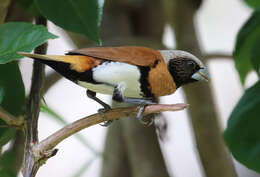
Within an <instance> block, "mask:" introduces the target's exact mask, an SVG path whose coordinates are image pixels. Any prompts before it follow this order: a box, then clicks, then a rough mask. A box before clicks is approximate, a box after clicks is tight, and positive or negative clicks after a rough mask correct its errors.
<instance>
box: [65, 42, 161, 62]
mask: <svg viewBox="0 0 260 177" xmlns="http://www.w3.org/2000/svg"><path fill="white" fill-rule="evenodd" d="M75 54H76V55H85V56H89V57H94V58H98V59H103V60H111V61H118V62H124V63H128V64H134V65H137V66H154V65H155V64H156V63H158V61H162V62H164V60H163V58H162V55H161V54H160V52H158V51H157V50H153V49H150V48H146V47H137V46H124V47H96V48H83V49H78V50H73V51H70V52H69V53H67V55H75Z"/></svg>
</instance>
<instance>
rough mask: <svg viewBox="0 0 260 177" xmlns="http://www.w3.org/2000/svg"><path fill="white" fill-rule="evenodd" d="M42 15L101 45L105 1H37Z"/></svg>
mask: <svg viewBox="0 0 260 177" xmlns="http://www.w3.org/2000/svg"><path fill="white" fill-rule="evenodd" d="M35 2H36V5H37V7H38V9H39V10H40V12H41V14H42V15H43V16H45V17H46V18H47V19H48V20H50V21H52V22H53V23H55V24H56V25H58V26H60V27H62V28H64V29H65V30H69V31H72V32H75V33H80V34H84V35H85V36H86V37H87V38H88V39H90V40H93V41H95V42H97V43H99V44H100V40H99V35H98V31H99V27H100V24H101V18H102V10H103V5H104V0H55V1H53V0H44V1H43V0H35Z"/></svg>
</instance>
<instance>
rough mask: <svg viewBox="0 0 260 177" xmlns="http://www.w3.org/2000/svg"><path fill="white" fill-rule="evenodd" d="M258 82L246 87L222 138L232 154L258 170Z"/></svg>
mask: <svg viewBox="0 0 260 177" xmlns="http://www.w3.org/2000/svg"><path fill="white" fill-rule="evenodd" d="M259 93H260V82H257V83H256V84H255V85H254V86H253V87H251V88H249V89H247V90H246V91H245V93H244V95H243V96H242V98H241V99H240V100H239V102H238V104H237V105H236V106H235V108H234V109H233V111H232V113H231V115H230V117H229V120H228V125H227V128H226V130H225V132H224V138H225V141H226V144H227V146H228V148H229V150H230V151H231V152H232V154H233V156H234V157H235V158H236V159H237V160H238V161H239V162H241V163H242V164H244V165H245V166H247V167H248V168H250V169H253V170H255V171H257V172H260V129H259V125H260V119H259V115H260V109H259V108H260V94H259Z"/></svg>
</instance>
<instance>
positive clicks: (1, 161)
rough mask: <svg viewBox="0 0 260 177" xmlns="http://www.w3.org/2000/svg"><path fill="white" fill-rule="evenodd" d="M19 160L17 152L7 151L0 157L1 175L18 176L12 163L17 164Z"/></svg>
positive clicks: (2, 176)
mask: <svg viewBox="0 0 260 177" xmlns="http://www.w3.org/2000/svg"><path fill="white" fill-rule="evenodd" d="M16 160H17V157H16V154H15V152H12V151H9V150H7V151H5V152H4V154H2V155H1V158H0V174H1V177H16V176H17V175H16V171H15V169H14V168H13V166H12V165H11V164H15V161H16Z"/></svg>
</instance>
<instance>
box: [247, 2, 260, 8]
mask: <svg viewBox="0 0 260 177" xmlns="http://www.w3.org/2000/svg"><path fill="white" fill-rule="evenodd" d="M244 1H245V2H246V3H247V5H249V6H250V7H252V8H259V7H260V1H259V0H244Z"/></svg>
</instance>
